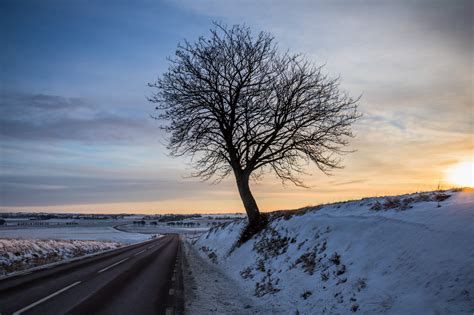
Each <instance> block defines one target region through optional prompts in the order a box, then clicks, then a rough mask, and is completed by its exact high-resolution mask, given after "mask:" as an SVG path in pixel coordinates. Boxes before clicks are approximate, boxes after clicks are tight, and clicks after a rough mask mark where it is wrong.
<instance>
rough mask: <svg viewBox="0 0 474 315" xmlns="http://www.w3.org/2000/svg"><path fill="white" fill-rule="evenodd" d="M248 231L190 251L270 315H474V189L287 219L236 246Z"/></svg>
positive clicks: (218, 231)
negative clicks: (208, 263) (277, 314)
mask: <svg viewBox="0 0 474 315" xmlns="http://www.w3.org/2000/svg"><path fill="white" fill-rule="evenodd" d="M446 198H447V199H446ZM244 224H245V222H244V221H240V222H236V223H232V224H228V225H226V226H224V227H221V228H214V229H212V230H211V231H209V232H208V233H206V234H204V235H203V236H202V237H200V238H199V239H198V240H197V241H193V247H194V248H196V249H198V252H199V253H200V255H201V256H202V257H205V259H206V260H208V261H211V262H212V264H215V266H216V267H217V268H219V269H220V270H221V271H222V272H223V273H224V274H225V275H226V276H228V277H229V278H230V279H232V280H233V281H234V282H235V285H236V287H233V288H232V290H235V292H237V290H238V288H240V289H241V290H242V292H250V295H253V300H254V302H255V304H256V305H260V306H261V305H266V309H267V310H268V312H269V313H281V314H291V313H293V314H294V313H296V312H299V313H300V314H324V313H327V314H347V313H351V312H357V313H362V314H373V313H387V314H472V312H473V311H474V192H473V191H463V192H455V191H446V192H443V193H439V192H433V193H419V194H412V195H404V196H398V197H382V198H368V199H363V200H359V201H350V202H344V203H336V204H330V205H324V206H320V207H314V208H307V209H302V210H299V211H296V212H281V213H278V214H274V215H273V218H272V221H271V224H270V225H269V227H268V228H267V229H266V230H264V231H263V232H261V233H259V234H258V235H256V236H255V237H254V238H253V239H251V240H250V241H248V242H247V243H245V244H243V245H242V246H241V247H236V246H235V243H236V240H237V238H238V235H239V233H240V231H241V229H242V228H243V227H244ZM209 285H211V284H209ZM191 309H192V307H191ZM220 312H223V311H222V310H221V311H220ZM224 312H225V311H224ZM242 313H246V310H242Z"/></svg>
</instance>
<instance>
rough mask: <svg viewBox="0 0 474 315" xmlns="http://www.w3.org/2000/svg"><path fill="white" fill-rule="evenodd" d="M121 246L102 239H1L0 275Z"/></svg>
mask: <svg viewBox="0 0 474 315" xmlns="http://www.w3.org/2000/svg"><path fill="white" fill-rule="evenodd" d="M120 246H122V244H121V243H117V242H101V241H77V240H75V241H73V240H38V239H0V275H4V274H7V273H10V272H14V271H19V270H24V269H29V268H33V267H36V266H40V265H44V264H48V263H52V262H56V261H60V260H65V259H70V258H74V257H79V256H84V255H88V254H92V253H97V252H101V251H104V250H110V249H115V248H118V247H120Z"/></svg>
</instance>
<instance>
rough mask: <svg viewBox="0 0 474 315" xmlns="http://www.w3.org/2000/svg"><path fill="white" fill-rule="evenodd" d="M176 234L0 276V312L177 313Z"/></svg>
mask: <svg viewBox="0 0 474 315" xmlns="http://www.w3.org/2000/svg"><path fill="white" fill-rule="evenodd" d="M179 252H180V241H179V236H178V235H167V236H164V237H162V238H159V239H156V240H152V241H148V242H145V243H140V244H136V245H132V246H128V247H125V248H121V249H118V250H114V251H111V252H107V253H104V254H101V255H96V256H93V257H88V258H85V259H82V260H78V261H74V262H71V263H67V264H63V265H59V266H54V267H51V268H49V269H43V270H38V271H35V272H32V273H29V274H24V275H19V276H16V277H12V278H7V279H4V280H0V314H2V315H5V314H180V313H182V301H181V300H180V294H179V293H180V292H181V284H180V282H181V280H180V279H181V276H180V274H181V271H180V254H179Z"/></svg>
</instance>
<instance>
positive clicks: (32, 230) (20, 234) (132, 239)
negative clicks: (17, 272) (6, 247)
mask: <svg viewBox="0 0 474 315" xmlns="http://www.w3.org/2000/svg"><path fill="white" fill-rule="evenodd" d="M0 238H27V239H31V238H35V239H62V240H92V241H93V240H97V241H113V242H120V243H128V244H131V243H137V242H141V241H145V240H147V239H150V235H146V234H140V233H129V232H123V231H118V230H117V229H115V228H113V227H110V226H85V227H80V226H79V227H54V228H39V227H38V228H36V227H28V228H15V229H0Z"/></svg>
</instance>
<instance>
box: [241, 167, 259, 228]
mask: <svg viewBox="0 0 474 315" xmlns="http://www.w3.org/2000/svg"><path fill="white" fill-rule="evenodd" d="M235 178H236V180H237V187H238V188H239V193H240V198H241V199H242V203H243V204H244V207H245V211H246V212H247V217H248V219H249V225H250V226H258V225H259V223H260V219H261V215H260V211H259V210H258V206H257V202H256V201H255V198H254V197H253V195H252V192H251V191H250V186H249V175H247V174H242V173H237V172H236V173H235Z"/></svg>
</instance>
